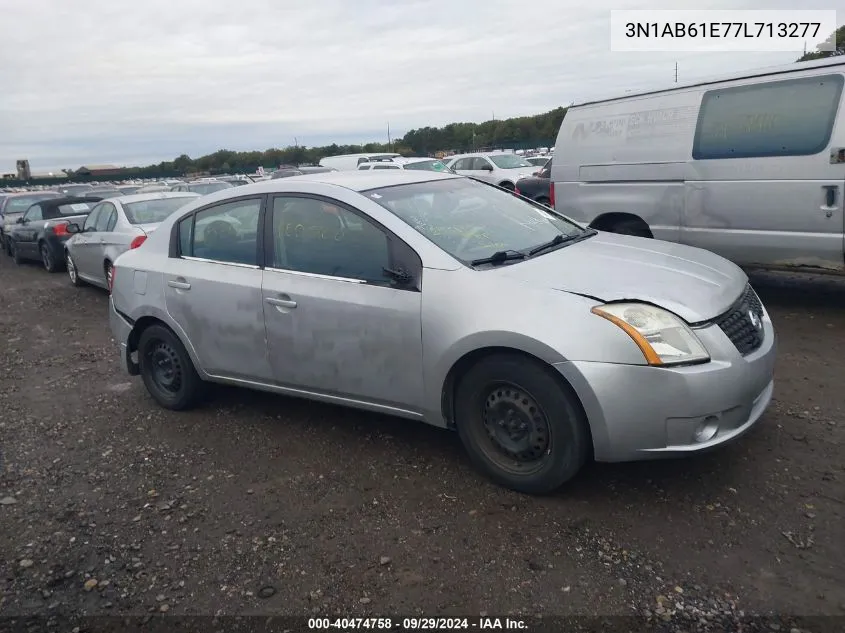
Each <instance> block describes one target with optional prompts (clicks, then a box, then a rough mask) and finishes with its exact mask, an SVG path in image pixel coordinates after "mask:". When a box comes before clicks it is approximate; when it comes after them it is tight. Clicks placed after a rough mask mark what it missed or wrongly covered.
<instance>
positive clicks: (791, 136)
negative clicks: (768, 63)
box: [692, 75, 843, 160]
mask: <svg viewBox="0 0 845 633" xmlns="http://www.w3.org/2000/svg"><path fill="white" fill-rule="evenodd" d="M842 84H843V79H842V76H841V75H825V76H823V77H804V78H801V79H789V80H786V81H775V82H770V83H763V84H755V85H749V86H738V87H735V88H724V89H721V90H710V91H708V92H705V93H704V97H703V99H702V101H701V110H700V111H699V114H698V125H697V127H696V130H695V140H694V142H693V148H692V157H693V158H694V159H695V160H706V159H720V158H752V157H765V156H808V155H811V154H817V153H818V152H821V151H822V150H824V149H825V148H826V147H827V144H828V142H829V141H830V134H831V131H832V129H833V123H834V120H835V119H836V111H837V109H838V107H839V101H840V98H841V96H842Z"/></svg>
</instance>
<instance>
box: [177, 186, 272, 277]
mask: <svg viewBox="0 0 845 633" xmlns="http://www.w3.org/2000/svg"><path fill="white" fill-rule="evenodd" d="M260 212H261V200H260V199H248V200H237V201H235V202H227V203H225V204H219V205H215V206H213V207H210V208H208V209H204V210H202V211H198V212H197V213H196V219H195V220H194V225H193V229H192V231H191V232H190V233H189V234H188V235H189V237H188V249H187V250H186V249H185V233H186V232H185V231H183V230H182V227H183V224H184V222H185V220H182V222H181V223H180V226H179V234H180V242H181V253H182V254H183V255H187V254H188V253H190V256H193V257H199V258H201V259H207V260H211V261H216V262H226V263H232V264H248V265H251V266H255V265H257V264H258V218H259V215H260Z"/></svg>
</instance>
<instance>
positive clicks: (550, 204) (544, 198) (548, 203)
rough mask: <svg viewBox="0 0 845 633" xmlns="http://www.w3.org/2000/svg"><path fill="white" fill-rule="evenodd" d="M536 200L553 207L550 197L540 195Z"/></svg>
mask: <svg viewBox="0 0 845 633" xmlns="http://www.w3.org/2000/svg"><path fill="white" fill-rule="evenodd" d="M535 202H539V203H540V204H542V205H543V206H546V207H549V208H551V206H552V201H551V200H549V199H548V198H546V197H545V196H540V197H539V198H537V200H536V201H535Z"/></svg>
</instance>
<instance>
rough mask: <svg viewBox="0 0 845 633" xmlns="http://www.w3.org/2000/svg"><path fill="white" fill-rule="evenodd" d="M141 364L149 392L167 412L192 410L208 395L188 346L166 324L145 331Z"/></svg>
mask: <svg viewBox="0 0 845 633" xmlns="http://www.w3.org/2000/svg"><path fill="white" fill-rule="evenodd" d="M138 361H139V364H140V370H141V372H140V373H141V378H143V380H144V385H145V386H146V387H147V391H149V392H150V395H151V396H152V397H153V398H154V399H155V401H156V402H158V403H159V404H160V405H161V406H162V407H164V408H165V409H172V410H174V411H182V410H185V409H190V408H192V407H194V406H195V405H196V404H197V403H198V402H199V401H200V399H201V398H202V396H203V395H204V393H205V388H204V387H205V385H204V383H203V382H202V379H200V377H199V374H197V371H196V369H194V364H193V363H192V362H191V357H190V356H188V352H187V351H186V350H185V346H184V345H182V342H181V341H180V340H179V339H178V338H177V336H176V335H175V334H174V333H173V332H171V331H170V330H169V329H167V328H166V327H164V326H163V325H151V326H150V327H148V328H146V329H145V330H144V331H143V332H141V336H140V338H139V340H138Z"/></svg>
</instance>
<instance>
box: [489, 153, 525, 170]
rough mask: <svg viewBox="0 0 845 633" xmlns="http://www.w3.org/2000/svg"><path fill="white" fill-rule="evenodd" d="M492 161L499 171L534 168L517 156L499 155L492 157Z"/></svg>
mask: <svg viewBox="0 0 845 633" xmlns="http://www.w3.org/2000/svg"><path fill="white" fill-rule="evenodd" d="M490 160H492V161H493V164H494V165H496V167H498V168H499V169H522V168H524V167H533V166H534V165H532V164H531V163H529V162H528V161H527V160H525V159H524V158H522V157H521V156H517V155H516V154H498V155H496V156H490Z"/></svg>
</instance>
